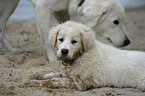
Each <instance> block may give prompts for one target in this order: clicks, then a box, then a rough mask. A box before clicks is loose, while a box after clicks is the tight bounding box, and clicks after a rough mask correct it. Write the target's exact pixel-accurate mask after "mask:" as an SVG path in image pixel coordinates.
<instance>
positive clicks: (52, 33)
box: [49, 26, 60, 48]
mask: <svg viewBox="0 0 145 96" xmlns="http://www.w3.org/2000/svg"><path fill="white" fill-rule="evenodd" d="M59 31H60V29H59V26H58V27H54V28H52V29H51V30H50V32H49V44H50V45H51V46H53V47H54V48H55V46H56V43H57V36H58V34H59Z"/></svg>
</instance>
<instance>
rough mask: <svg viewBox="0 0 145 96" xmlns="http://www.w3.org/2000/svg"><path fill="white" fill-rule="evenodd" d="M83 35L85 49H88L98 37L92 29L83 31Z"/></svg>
mask: <svg viewBox="0 0 145 96" xmlns="http://www.w3.org/2000/svg"><path fill="white" fill-rule="evenodd" d="M81 36H82V42H83V47H84V51H87V50H88V49H90V48H91V47H92V46H93V45H94V43H95V39H96V37H95V33H94V32H93V31H92V30H91V29H89V30H84V31H83V32H81Z"/></svg>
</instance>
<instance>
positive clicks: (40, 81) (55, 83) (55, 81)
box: [24, 72, 70, 88]
mask: <svg viewBox="0 0 145 96" xmlns="http://www.w3.org/2000/svg"><path fill="white" fill-rule="evenodd" d="M24 85H25V86H35V87H41V86H46V87H49V88H69V87H70V86H69V85H70V81H69V79H68V78H67V77H66V76H65V75H64V74H59V73H53V72H52V73H50V74H46V75H42V74H35V75H32V76H29V79H28V80H25V81H24Z"/></svg>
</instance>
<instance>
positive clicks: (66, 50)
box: [61, 49, 69, 56]
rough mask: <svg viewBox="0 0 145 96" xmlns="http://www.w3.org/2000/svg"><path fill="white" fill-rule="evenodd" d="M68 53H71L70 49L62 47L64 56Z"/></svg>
mask: <svg viewBox="0 0 145 96" xmlns="http://www.w3.org/2000/svg"><path fill="white" fill-rule="evenodd" d="M68 53H69V50H68V49H62V50H61V54H62V55H64V56H65V55H67V54H68Z"/></svg>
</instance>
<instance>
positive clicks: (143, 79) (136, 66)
mask: <svg viewBox="0 0 145 96" xmlns="http://www.w3.org/2000/svg"><path fill="white" fill-rule="evenodd" d="M94 34H95V33H94V31H93V30H91V28H90V27H87V26H86V25H82V24H79V23H75V22H73V21H68V22H66V23H64V24H61V25H58V26H56V27H54V28H53V29H52V30H51V31H50V35H49V36H50V37H49V39H50V40H49V41H50V44H51V45H52V46H53V47H55V48H56V49H57V52H58V51H59V49H60V48H59V47H62V44H68V43H65V42H66V41H67V42H71V41H72V40H74V39H75V38H77V39H75V40H76V41H77V42H76V43H73V44H69V45H67V46H71V47H72V49H73V48H77V50H78V51H77V52H78V53H79V52H81V54H80V55H79V57H77V58H75V59H74V61H73V63H72V62H65V59H67V60H68V61H69V60H72V58H71V59H70V58H68V56H69V55H66V56H64V55H63V54H61V56H62V57H63V56H64V58H63V59H61V58H60V60H62V61H63V62H64V63H67V64H65V65H66V67H65V74H61V73H57V72H56V73H50V74H46V75H45V76H44V77H43V76H42V75H41V76H40V77H42V78H43V80H40V79H38V78H37V77H39V76H35V78H31V80H30V81H29V82H25V84H31V85H33V84H36V83H37V84H38V86H39V85H44V86H45V85H46V86H47V87H50V88H62V87H63V88H74V89H77V90H87V89H89V88H96V87H104V86H114V87H132V88H138V89H140V90H142V91H145V59H144V58H145V53H144V52H141V51H129V50H120V49H117V48H115V47H112V46H110V45H106V44H103V43H101V42H99V41H98V40H96V38H95V35H94ZM60 37H62V38H63V39H64V40H63V42H59V40H60ZM66 38H67V39H66ZM68 38H69V39H68ZM78 38H79V39H78ZM77 43H78V44H77ZM78 45H81V46H78ZM78 47H80V48H78ZM65 48H68V47H65ZM74 50H75V49H74ZM69 51H73V50H69ZM73 52H74V54H76V53H75V51H73ZM68 54H69V53H68ZM57 56H58V58H59V57H60V56H59V55H57ZM32 79H33V80H32ZM35 79H38V80H35Z"/></svg>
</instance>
